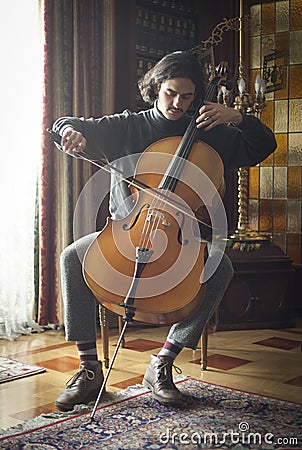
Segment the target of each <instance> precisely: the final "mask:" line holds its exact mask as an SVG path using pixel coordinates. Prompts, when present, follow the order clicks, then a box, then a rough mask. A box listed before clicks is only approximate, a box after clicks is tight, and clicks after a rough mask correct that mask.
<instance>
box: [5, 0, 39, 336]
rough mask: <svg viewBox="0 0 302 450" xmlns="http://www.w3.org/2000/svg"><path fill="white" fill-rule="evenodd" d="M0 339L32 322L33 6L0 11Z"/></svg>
mask: <svg viewBox="0 0 302 450" xmlns="http://www.w3.org/2000/svg"><path fill="white" fill-rule="evenodd" d="M0 25H1V26H0V29H1V31H0V33H1V36H0V49H1V51H0V54H1V71H0V82H1V84H0V86H1V95H0V98H1V104H0V106H1V108H0V124H1V150H0V151H1V162H0V192H1V196H0V208H1V210H0V211H1V217H0V338H6V339H14V338H16V337H17V336H18V335H20V334H24V333H29V332H30V331H31V330H32V329H33V328H36V329H39V327H38V326H37V324H36V323H35V322H34V320H33V317H34V314H33V308H34V277H33V267H34V262H33V258H34V219H35V196H36V183H37V169H38V160H39V154H40V148H41V143H40V140H41V138H40V135H41V105H42V100H41V98H42V69H43V67H42V48H41V39H40V38H41V36H40V23H39V2H38V1H37V0H10V1H9V2H5V7H4V6H3V7H2V8H1V18H0Z"/></svg>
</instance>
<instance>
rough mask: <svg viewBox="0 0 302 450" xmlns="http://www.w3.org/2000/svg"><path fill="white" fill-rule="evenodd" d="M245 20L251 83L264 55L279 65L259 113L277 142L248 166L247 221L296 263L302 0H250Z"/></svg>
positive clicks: (300, 257)
mask: <svg viewBox="0 0 302 450" xmlns="http://www.w3.org/2000/svg"><path fill="white" fill-rule="evenodd" d="M250 20H251V26H250V44H251V51H250V67H251V83H252V82H253V80H254V79H255V76H256V74H257V73H259V71H262V73H263V64H264V57H265V56H268V55H274V54H276V58H275V57H274V56H273V59H274V62H275V63H276V66H277V69H278V71H279V72H278V76H277V80H276V84H275V85H273V87H271V89H272V91H271V92H268V93H267V94H266V103H267V104H266V108H265V110H264V112H263V113H262V116H261V120H262V121H263V122H264V123H266V124H267V125H268V126H269V127H270V128H271V129H272V130H273V131H274V133H275V135H276V139H277V143H278V148H277V150H276V151H275V153H274V154H273V155H271V156H270V157H269V158H267V159H266V160H265V161H263V162H262V163H261V164H259V165H258V166H257V167H252V168H250V173H249V220H250V227H251V228H252V229H254V230H259V231H263V232H268V233H272V235H273V241H274V242H275V243H276V244H277V245H279V246H280V247H281V248H282V250H283V251H284V252H285V253H286V254H288V255H289V256H291V257H292V258H293V261H294V264H296V265H301V262H302V239H301V214H302V203H301V199H302V167H301V166H302V0H281V1H272V2H269V3H264V4H255V5H252V6H251V7H250ZM276 52H284V54H285V55H286V62H285V64H284V61H285V60H284V55H283V56H282V53H281V56H279V57H278V53H276ZM280 81H281V82H283V85H282V83H279V82H280ZM278 84H280V85H278ZM277 85H278V86H277ZM276 87H278V88H277V89H276Z"/></svg>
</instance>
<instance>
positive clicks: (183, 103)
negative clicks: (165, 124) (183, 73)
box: [157, 78, 195, 120]
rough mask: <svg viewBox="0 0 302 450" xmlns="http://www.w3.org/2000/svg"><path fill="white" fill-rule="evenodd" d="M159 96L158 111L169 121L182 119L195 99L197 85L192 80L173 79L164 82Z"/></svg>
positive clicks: (158, 92)
mask: <svg viewBox="0 0 302 450" xmlns="http://www.w3.org/2000/svg"><path fill="white" fill-rule="evenodd" d="M157 94H158V104H157V106H158V109H159V110H160V111H161V112H162V114H163V115H164V116H165V117H166V118H167V119H169V120H178V119H180V118H181V117H182V116H183V115H184V114H185V113H186V112H187V110H188V109H189V108H190V106H191V103H192V101H193V99H194V94H195V84H194V83H193V81H192V80H191V79H190V78H173V79H171V80H167V81H164V82H163V83H162V84H161V86H160V89H159V90H158V91H157Z"/></svg>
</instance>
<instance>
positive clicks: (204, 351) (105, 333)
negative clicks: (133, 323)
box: [99, 305, 209, 370]
mask: <svg viewBox="0 0 302 450" xmlns="http://www.w3.org/2000/svg"><path fill="white" fill-rule="evenodd" d="M99 312H100V325H101V335H102V341H103V362H104V364H105V367H106V368H108V367H109V324H108V320H107V316H106V312H107V311H106V308H104V307H103V306H101V305H100V307H99ZM122 328H123V320H122V318H121V317H120V316H119V317H118V329H119V333H121V331H122ZM208 331H209V330H208V324H206V326H205V327H204V330H203V333H202V337H201V361H200V365H201V369H202V370H206V368H207V364H208ZM124 344H125V340H123V341H122V343H121V346H122V347H124Z"/></svg>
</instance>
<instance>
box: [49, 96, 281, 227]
mask: <svg viewBox="0 0 302 450" xmlns="http://www.w3.org/2000/svg"><path fill="white" fill-rule="evenodd" d="M189 122H190V118H189V117H187V116H183V117H182V118H181V119H179V120H169V119H167V118H166V117H164V115H163V114H162V113H161V112H160V111H159V110H158V108H157V106H156V105H155V106H154V107H153V108H151V109H148V110H146V111H141V112H139V113H133V112H130V111H129V110H126V111H124V112H123V113H121V114H114V115H110V116H104V117H101V118H99V119H94V118H90V119H84V118H76V117H62V118H60V119H58V120H56V122H55V123H54V125H53V130H54V131H55V132H56V133H59V134H61V135H62V134H63V131H64V129H65V128H66V127H67V126H71V127H73V128H74V129H76V130H77V131H80V132H81V133H82V134H83V136H85V138H86V140H87V149H86V151H87V152H88V153H89V154H91V155H92V156H93V157H95V158H99V159H101V158H103V157H104V155H105V156H106V158H107V159H108V160H109V161H111V162H112V161H115V162H114V165H115V166H116V167H118V168H120V169H123V171H124V173H125V172H126V173H125V175H126V176H127V177H130V176H132V175H133V174H134V168H135V165H136V162H137V159H138V157H139V154H140V153H142V152H143V151H144V150H145V149H146V148H147V147H148V146H149V145H150V144H152V143H154V142H156V141H158V140H160V139H163V138H166V137H171V136H182V135H183V134H184V132H185V130H186V128H187V126H188V124H189ZM197 138H198V139H199V140H201V141H204V142H206V143H207V144H208V145H210V146H211V147H212V148H213V149H214V150H215V151H216V152H217V153H218V154H219V155H220V157H221V159H222V161H223V164H224V167H225V170H229V169H234V168H239V167H246V166H253V165H256V164H258V163H259V162H261V161H262V160H263V159H265V158H266V157H267V156H268V155H269V154H270V153H272V152H273V151H274V150H275V148H276V141H275V137H274V135H273V133H272V132H271V130H270V129H269V128H267V127H266V126H265V125H264V124H262V123H261V122H260V120H258V119H256V118H255V117H253V116H244V118H243V121H242V123H241V124H240V125H239V126H238V127H234V126H227V125H218V126H216V127H215V128H214V129H213V130H211V131H209V132H207V131H204V130H198V132H197ZM130 155H133V156H131V157H130ZM122 157H126V158H123V160H118V159H119V158H122ZM116 160H118V161H116ZM119 180H120V179H119V178H117V177H115V176H112V180H111V196H110V212H111V214H112V216H113V218H118V217H122V216H123V215H125V214H126V213H127V212H128V211H126V210H127V209H128V208H126V209H124V208H123V207H122V208H121V205H122V204H123V201H124V200H125V198H126V197H128V196H129V190H128V187H127V186H126V183H120V181H119Z"/></svg>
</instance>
